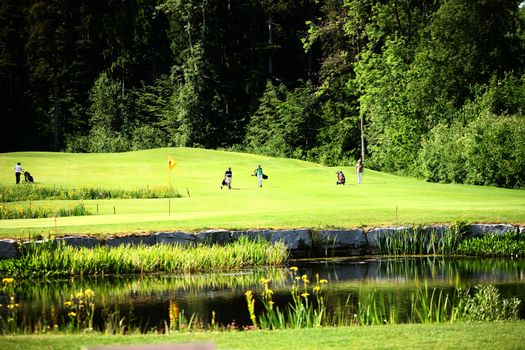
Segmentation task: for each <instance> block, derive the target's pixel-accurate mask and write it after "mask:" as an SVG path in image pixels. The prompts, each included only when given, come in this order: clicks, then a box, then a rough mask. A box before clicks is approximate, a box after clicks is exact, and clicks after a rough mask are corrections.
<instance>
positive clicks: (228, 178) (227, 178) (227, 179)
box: [224, 167, 232, 190]
mask: <svg viewBox="0 0 525 350" xmlns="http://www.w3.org/2000/svg"><path fill="white" fill-rule="evenodd" d="M224 184H225V185H226V186H228V189H229V190H230V189H231V188H232V168H230V167H228V169H227V170H226V171H225V172H224Z"/></svg>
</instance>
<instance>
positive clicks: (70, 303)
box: [64, 300, 73, 306]
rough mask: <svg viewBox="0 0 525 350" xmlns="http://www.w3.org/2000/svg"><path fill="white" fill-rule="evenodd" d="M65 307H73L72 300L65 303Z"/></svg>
mask: <svg viewBox="0 0 525 350" xmlns="http://www.w3.org/2000/svg"><path fill="white" fill-rule="evenodd" d="M64 305H65V306H71V305H73V302H72V301H71V300H68V301H66V302H64Z"/></svg>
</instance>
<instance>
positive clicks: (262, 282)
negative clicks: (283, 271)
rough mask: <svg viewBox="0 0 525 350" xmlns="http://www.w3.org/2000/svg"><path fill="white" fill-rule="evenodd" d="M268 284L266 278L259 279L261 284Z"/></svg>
mask: <svg viewBox="0 0 525 350" xmlns="http://www.w3.org/2000/svg"><path fill="white" fill-rule="evenodd" d="M269 282H270V280H269V279H267V278H261V284H268V283H269Z"/></svg>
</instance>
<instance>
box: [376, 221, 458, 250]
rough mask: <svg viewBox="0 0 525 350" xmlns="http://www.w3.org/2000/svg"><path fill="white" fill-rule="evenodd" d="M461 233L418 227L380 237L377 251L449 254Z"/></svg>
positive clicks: (455, 245)
mask: <svg viewBox="0 0 525 350" xmlns="http://www.w3.org/2000/svg"><path fill="white" fill-rule="evenodd" d="M462 234H463V233H462V231H460V230H456V229H446V230H444V232H437V231H436V230H434V229H430V230H429V231H426V230H424V229H423V228H420V227H415V228H410V229H404V230H398V231H394V232H392V233H389V234H386V235H384V236H382V237H381V238H380V240H379V249H380V251H381V253H383V254H389V255H403V254H405V255H410V254H441V255H446V254H451V253H453V252H454V251H455V249H456V247H457V245H458V244H459V242H460V241H461V239H462Z"/></svg>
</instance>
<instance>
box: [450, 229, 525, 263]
mask: <svg viewBox="0 0 525 350" xmlns="http://www.w3.org/2000/svg"><path fill="white" fill-rule="evenodd" d="M456 252H457V253H458V254H462V255H474V256H484V257H516V258H517V257H523V256H525V235H523V234H519V233H507V234H505V235H496V234H488V235H484V236H481V237H474V238H470V239H467V240H464V241H462V242H461V243H460V244H459V245H458V247H457V249H456Z"/></svg>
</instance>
